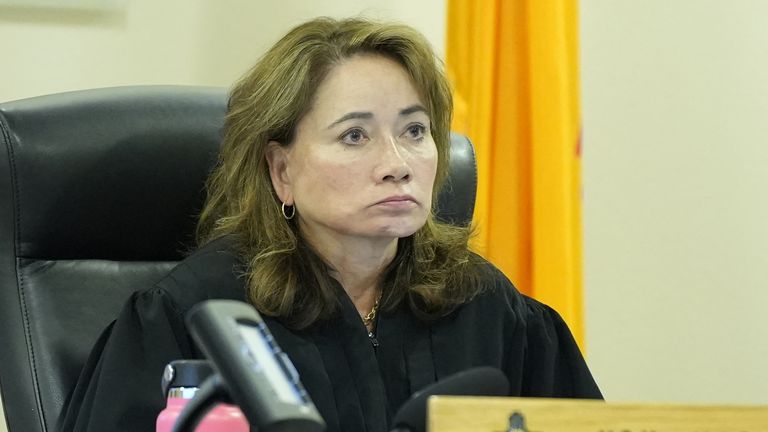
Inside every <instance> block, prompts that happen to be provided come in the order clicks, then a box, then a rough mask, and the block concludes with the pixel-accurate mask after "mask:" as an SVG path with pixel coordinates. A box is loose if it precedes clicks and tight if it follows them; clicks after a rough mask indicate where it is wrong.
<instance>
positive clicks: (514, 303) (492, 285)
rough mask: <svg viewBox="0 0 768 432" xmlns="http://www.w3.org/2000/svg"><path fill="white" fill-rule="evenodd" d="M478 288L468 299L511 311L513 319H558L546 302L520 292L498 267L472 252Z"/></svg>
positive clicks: (479, 306)
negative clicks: (475, 293)
mask: <svg viewBox="0 0 768 432" xmlns="http://www.w3.org/2000/svg"><path fill="white" fill-rule="evenodd" d="M473 262H474V263H475V264H474V265H475V266H476V270H477V274H478V278H477V279H478V284H480V289H479V290H478V294H477V295H476V296H475V297H474V298H473V299H472V300H471V301H470V302H469V303H468V306H474V307H478V308H481V309H483V310H486V311H487V310H493V309H500V310H501V311H500V312H507V313H510V314H513V315H514V316H515V318H516V319H517V320H522V321H530V320H542V319H545V320H550V319H554V320H556V321H561V320H562V319H561V318H560V315H559V314H558V313H557V311H555V310H554V309H553V308H551V307H550V306H548V305H546V304H544V303H541V302H540V301H538V300H535V299H533V298H531V297H529V296H527V295H525V294H523V293H521V292H520V291H519V290H518V289H517V287H516V286H515V285H514V284H513V283H512V281H511V280H510V279H509V278H508V277H507V275H505V274H504V273H503V272H502V271H501V270H500V269H499V268H498V267H496V266H495V265H494V264H493V263H491V262H490V261H488V260H487V259H485V258H483V257H481V256H480V255H477V254H473Z"/></svg>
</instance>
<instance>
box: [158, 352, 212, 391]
mask: <svg viewBox="0 0 768 432" xmlns="http://www.w3.org/2000/svg"><path fill="white" fill-rule="evenodd" d="M211 375H213V368H212V367H211V364H210V363H209V362H208V361H207V360H174V361H172V362H170V363H168V365H166V366H165V370H164V371H163V380H162V383H161V385H162V388H163V395H166V396H167V395H168V390H170V389H172V388H175V387H200V384H202V383H203V381H205V379H206V378H208V377H209V376H211Z"/></svg>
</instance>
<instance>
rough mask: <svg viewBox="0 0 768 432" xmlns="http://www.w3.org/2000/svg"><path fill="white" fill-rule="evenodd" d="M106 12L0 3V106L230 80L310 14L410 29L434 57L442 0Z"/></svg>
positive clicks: (171, 3)
mask: <svg viewBox="0 0 768 432" xmlns="http://www.w3.org/2000/svg"><path fill="white" fill-rule="evenodd" d="M122 4H123V6H122V7H120V8H117V9H115V10H111V11H110V10H107V11H62V10H51V9H28V8H27V9H19V8H10V7H7V6H0V40H2V41H4V43H3V59H4V60H3V63H4V65H3V68H2V72H0V73H2V79H0V101H7V100H13V99H19V98H23V97H29V96H35V95H40V94H47V93H54V92H60V91H66V90H75V89H83V88H93V87H105V86H115V85H128V84H205V85H222V86H227V85H229V84H231V83H232V82H233V81H234V80H235V79H236V78H237V77H238V76H239V75H240V74H241V73H243V72H245V70H246V68H247V67H248V66H249V65H251V64H252V63H253V62H254V61H255V59H256V58H257V57H258V56H259V55H260V54H261V53H262V52H263V51H264V50H265V49H266V48H267V47H269V46H270V45H271V44H272V43H274V42H275V41H276V40H277V38H278V37H279V36H280V35H282V34H283V33H285V32H286V31H287V30H288V29H290V28H291V27H293V26H294V25H296V24H298V23H300V22H302V21H304V20H306V19H308V18H311V17H315V16H320V15H330V16H351V15H358V14H364V15H366V16H369V17H374V18H381V19H390V20H398V21H402V22H405V23H407V24H410V25H412V26H414V27H416V28H417V29H419V30H420V31H422V32H423V33H424V34H426V35H427V37H428V38H429V39H430V40H431V41H432V43H433V45H434V46H435V48H436V49H437V50H438V51H439V52H440V53H442V52H443V45H444V39H445V37H444V34H443V33H444V29H445V23H444V22H445V5H444V1H443V0H427V1H407V0H389V1H387V2H382V1H376V0H365V1H362V0H333V1H314V0H259V1H253V0H218V1H217V0H165V1H159V2H152V1H149V0H124V1H122Z"/></svg>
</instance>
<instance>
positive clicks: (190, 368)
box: [156, 360, 251, 432]
mask: <svg viewBox="0 0 768 432" xmlns="http://www.w3.org/2000/svg"><path fill="white" fill-rule="evenodd" d="M212 374H213V370H212V369H211V366H210V365H209V364H208V362H206V361H204V360H176V361H172V362H171V363H169V364H168V366H166V367H165V371H164V372H163V383H162V384H163V393H164V394H165V395H166V397H167V398H168V402H167V405H166V406H165V409H164V410H163V411H162V412H160V415H159V416H157V423H156V431H157V432H171V431H172V430H173V426H174V424H175V423H176V419H177V418H178V417H179V414H181V411H182V410H183V409H184V406H185V405H186V404H187V402H189V401H190V400H191V399H192V398H193V397H194V396H195V393H196V392H197V388H198V387H199V386H200V384H201V383H202V382H203V381H204V380H205V379H206V378H207V377H209V376H210V375H212ZM250 430H251V429H250V426H249V425H248V420H246V419H245V416H244V415H243V413H242V411H240V408H238V407H237V406H235V405H229V404H224V403H222V404H218V405H216V406H215V407H214V408H213V409H212V410H211V411H210V412H208V414H207V415H206V416H205V418H203V420H202V421H201V422H200V423H199V424H198V425H197V429H195V431H196V432H250Z"/></svg>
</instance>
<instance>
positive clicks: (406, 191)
mask: <svg viewBox="0 0 768 432" xmlns="http://www.w3.org/2000/svg"><path fill="white" fill-rule="evenodd" d="M430 127H431V124H430V118H429V116H428V115H427V112H426V110H425V106H424V104H423V102H422V101H421V99H420V97H419V95H418V92H417V90H416V88H415V86H414V85H413V83H412V82H411V78H410V76H409V75H408V73H407V71H406V70H405V69H404V68H403V67H402V66H400V65H399V64H398V63H397V62H395V61H393V60H391V59H389V58H387V57H384V56H379V55H374V54H360V55H356V56H353V57H351V58H349V59H347V60H345V61H344V62H342V63H341V64H339V65H338V66H335V67H334V68H333V69H332V70H331V71H330V72H329V74H328V76H327V77H326V79H325V80H324V81H323V82H322V83H321V84H320V86H319V87H318V89H317V93H316V94H315V99H314V102H313V105H312V107H311V109H310V111H309V112H308V113H307V114H306V115H305V116H304V117H303V118H302V119H301V120H300V121H299V123H298V125H297V129H296V132H295V138H294V142H293V143H292V145H290V146H288V147H281V146H279V145H278V144H277V143H274V142H273V143H270V146H269V150H268V153H267V154H268V156H267V157H268V160H269V165H270V174H271V176H272V183H273V185H274V187H275V190H276V191H277V193H278V196H279V197H280V199H281V200H282V201H283V202H285V203H286V204H292V205H294V206H295V207H296V214H297V217H298V219H299V223H300V227H301V229H302V231H303V232H304V234H305V235H308V236H309V237H311V238H329V236H330V238H331V239H335V240H338V241H343V237H344V238H358V239H359V238H389V239H393V238H397V237H406V236H409V235H411V234H413V233H414V232H416V231H417V230H418V229H419V228H420V227H421V226H423V225H424V223H425V221H426V218H427V216H428V214H429V211H430V208H431V205H432V187H433V184H434V181H435V173H436V170H437V149H436V147H435V142H434V140H433V139H432V133H431V129H430Z"/></svg>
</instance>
